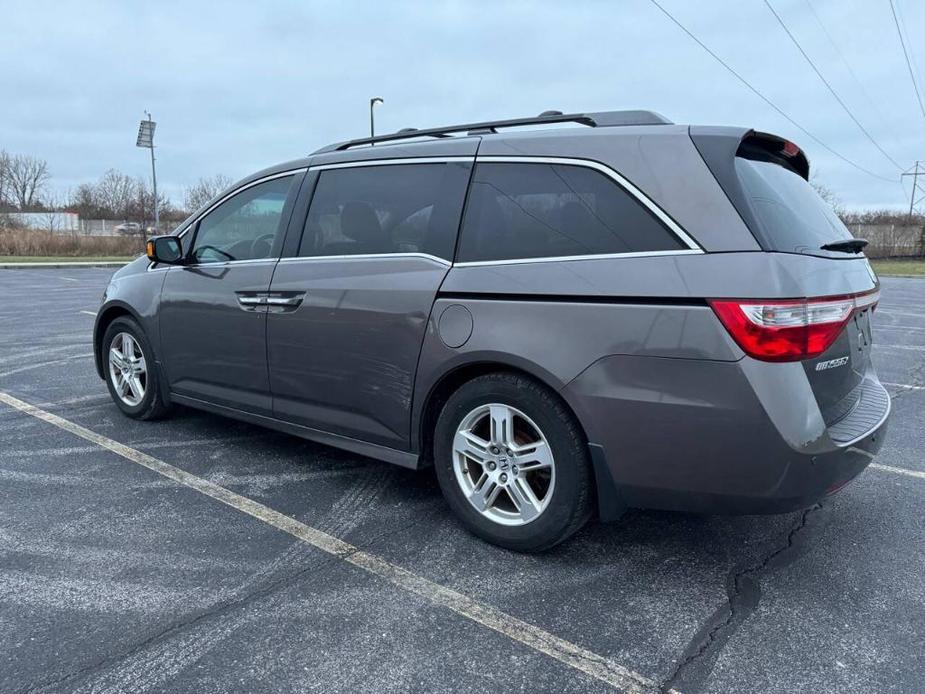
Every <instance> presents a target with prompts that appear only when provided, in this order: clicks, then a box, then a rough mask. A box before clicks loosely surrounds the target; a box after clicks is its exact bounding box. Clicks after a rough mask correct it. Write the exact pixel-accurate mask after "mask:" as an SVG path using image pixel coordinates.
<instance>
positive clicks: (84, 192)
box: [67, 183, 102, 219]
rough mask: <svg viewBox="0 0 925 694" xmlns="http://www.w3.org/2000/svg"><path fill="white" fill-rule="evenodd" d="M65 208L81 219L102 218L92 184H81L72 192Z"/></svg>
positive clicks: (97, 197)
mask: <svg viewBox="0 0 925 694" xmlns="http://www.w3.org/2000/svg"><path fill="white" fill-rule="evenodd" d="M67 207H68V209H69V210H71V212H76V213H77V214H78V215H80V217H81V219H97V218H99V217H101V216H102V215H101V214H100V201H99V196H98V195H97V192H96V186H95V185H94V184H92V183H81V184H80V185H78V186H77V187H76V188H75V189H74V190H72V191H71V194H70V196H69V199H68V203H67Z"/></svg>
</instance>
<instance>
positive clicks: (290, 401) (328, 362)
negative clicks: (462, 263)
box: [267, 157, 473, 448]
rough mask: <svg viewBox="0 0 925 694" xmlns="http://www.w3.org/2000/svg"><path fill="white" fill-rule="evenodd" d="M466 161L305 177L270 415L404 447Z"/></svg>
mask: <svg viewBox="0 0 925 694" xmlns="http://www.w3.org/2000/svg"><path fill="white" fill-rule="evenodd" d="M472 159H473V158H472V157H450V158H447V159H435V158H429V159H421V160H414V161H409V160H399V161H396V162H387V161H386V162H383V161H378V162H359V163H351V164H346V165H345V164H335V165H332V166H329V167H319V168H317V169H313V170H312V172H311V173H310V174H309V175H310V176H316V177H317V180H316V181H315V184H314V194H313V196H312V199H311V204H310V206H309V209H308V213H307V217H306V220H305V223H304V231H303V234H302V238H301V242H300V244H299V246H298V249H297V250H296V251H294V252H293V255H292V257H286V258H283V259H282V260H281V261H280V263H279V265H278V267H277V270H276V273H275V274H274V276H273V283H272V285H271V287H270V296H269V301H270V306H269V314H268V323H267V349H268V359H269V371H270V388H271V391H272V393H273V411H274V414H275V416H277V417H278V418H281V419H285V420H288V421H292V422H295V423H298V424H302V425H305V426H309V427H312V428H316V429H321V430H324V431H328V432H332V433H337V434H340V435H344V436H349V437H352V438H358V439H361V440H364V441H368V442H371V443H376V444H380V445H385V446H390V447H393V448H407V446H408V436H409V427H410V408H411V396H412V392H413V386H414V376H415V370H416V367H417V363H418V356H419V354H420V350H421V344H422V342H423V338H424V330H425V328H426V326H427V322H428V318H429V316H430V310H431V307H432V306H433V303H434V298H435V296H436V293H437V291H438V289H439V288H440V285H441V283H442V282H443V279H444V277H445V276H446V273H447V271H448V270H449V268H450V264H451V261H452V258H453V252H454V246H455V243H456V234H457V231H458V228H459V221H460V216H461V213H462V207H463V201H464V198H465V195H466V188H467V186H468V182H469V175H470V172H471V169H472ZM306 187H308V181H307V182H306ZM287 245H288V244H287Z"/></svg>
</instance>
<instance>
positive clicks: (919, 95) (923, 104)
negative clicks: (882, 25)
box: [890, 0, 925, 117]
mask: <svg viewBox="0 0 925 694" xmlns="http://www.w3.org/2000/svg"><path fill="white" fill-rule="evenodd" d="M890 11H891V12H892V13H893V23H894V24H895V25H896V33H897V34H899V43H900V44H901V45H902V47H903V55H904V56H905V57H906V67H908V68H909V78H910V79H911V80H912V87H913V89H915V96H916V98H917V99H918V100H919V108H920V109H922V116H923V117H925V102H922V93H921V92H920V91H919V83H918V82H917V81H916V79H915V72H913V70H912V61H911V60H909V51H907V50H906V40H905V39H904V38H903V32H902V30H901V29H900V28H899V17H897V16H896V5H894V4H893V0H890Z"/></svg>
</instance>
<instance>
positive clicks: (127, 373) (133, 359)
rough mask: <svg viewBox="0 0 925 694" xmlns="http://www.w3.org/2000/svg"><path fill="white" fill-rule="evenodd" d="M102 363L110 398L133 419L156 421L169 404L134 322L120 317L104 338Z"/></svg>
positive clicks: (156, 368)
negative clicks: (162, 393) (161, 390)
mask: <svg viewBox="0 0 925 694" xmlns="http://www.w3.org/2000/svg"><path fill="white" fill-rule="evenodd" d="M102 349H103V353H102V355H101V356H102V361H103V365H104V371H105V373H106V385H107V387H108V388H109V395H110V396H111V397H112V399H113V402H115V403H116V405H117V406H118V407H119V409H120V410H122V412H123V413H124V414H126V415H127V416H129V417H131V418H132V419H158V418H160V417H162V416H164V415H165V414H166V413H167V412H168V410H169V407H168V405H167V404H166V403H165V402H164V399H163V398H162V396H161V392H160V387H159V381H158V366H157V361H156V360H155V359H154V352H153V351H152V349H151V345H150V343H149V342H148V339H147V337H146V336H145V334H144V331H143V330H142V329H141V327H139V325H138V323H136V322H135V321H134V320H133V319H131V318H129V317H128V316H120V317H119V318H116V319H115V320H114V321H113V322H112V323H110V324H109V325H108V326H107V328H106V333H105V334H104V335H103V342H102Z"/></svg>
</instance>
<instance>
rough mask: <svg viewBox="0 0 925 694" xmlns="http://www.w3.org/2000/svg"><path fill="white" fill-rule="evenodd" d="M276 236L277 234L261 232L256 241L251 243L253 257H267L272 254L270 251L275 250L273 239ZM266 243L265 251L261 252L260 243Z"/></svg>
mask: <svg viewBox="0 0 925 694" xmlns="http://www.w3.org/2000/svg"><path fill="white" fill-rule="evenodd" d="M275 237H276V234H261V235H260V236H258V237H257V238H256V239H254V242H253V243H252V244H251V258H254V259H257V258H266V257H267V256H269V255H270V251H272V250H273V239H274V238H275ZM261 243H264V244H266V246H267V249H266V251H264V252H263V253H260V252H259V250H258V249H259V248H260V244H261Z"/></svg>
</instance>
